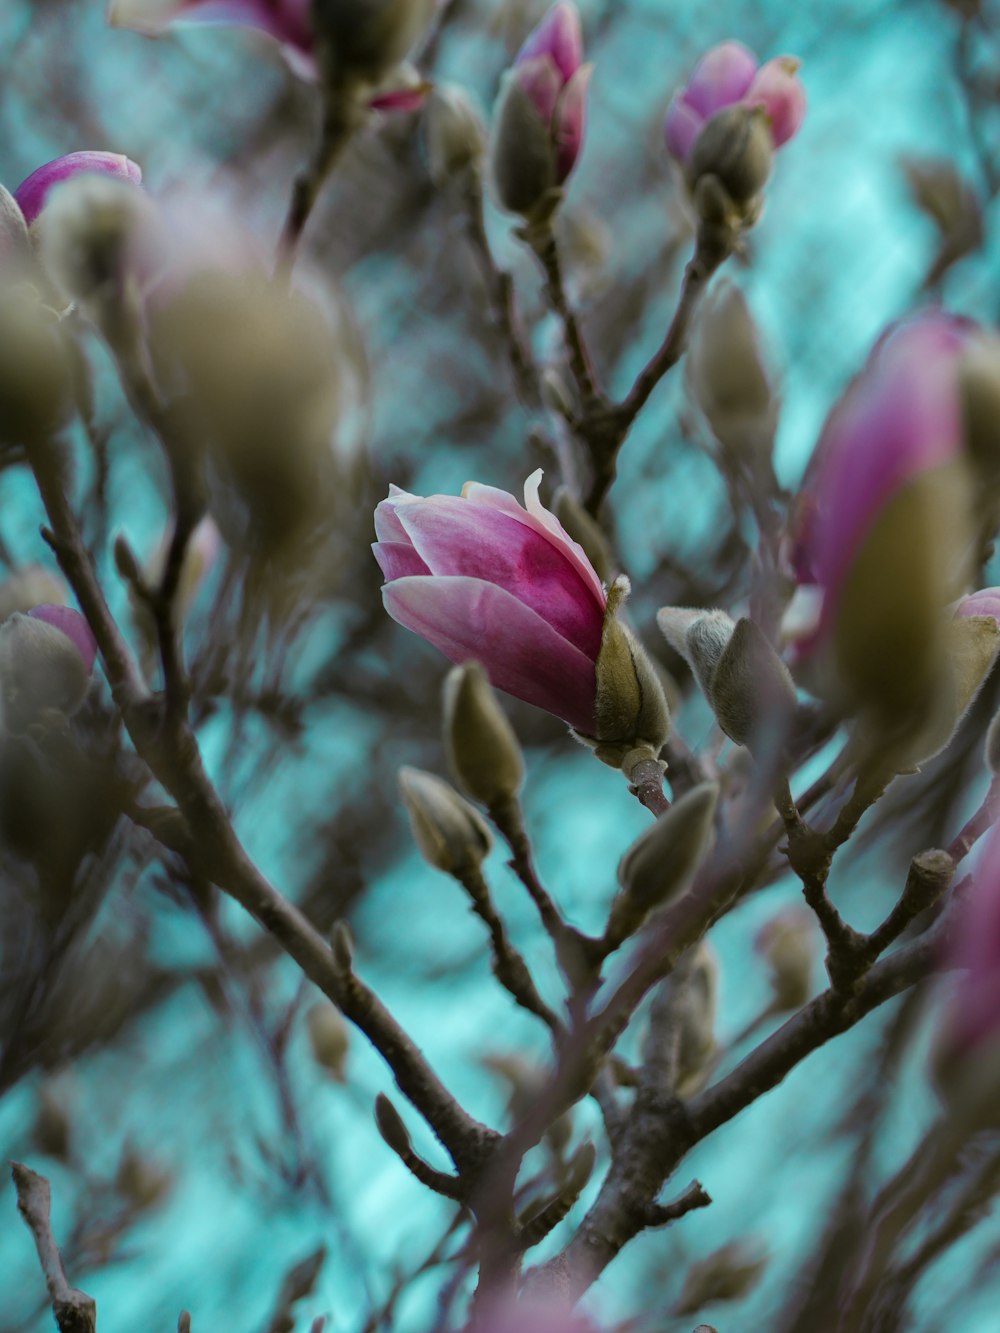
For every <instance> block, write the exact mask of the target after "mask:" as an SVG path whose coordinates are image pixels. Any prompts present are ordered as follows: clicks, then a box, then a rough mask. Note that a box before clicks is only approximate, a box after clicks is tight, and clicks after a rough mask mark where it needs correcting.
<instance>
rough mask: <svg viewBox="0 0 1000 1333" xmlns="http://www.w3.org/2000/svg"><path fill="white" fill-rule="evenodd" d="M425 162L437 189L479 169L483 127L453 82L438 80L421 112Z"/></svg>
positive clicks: (468, 99)
mask: <svg viewBox="0 0 1000 1333" xmlns="http://www.w3.org/2000/svg"><path fill="white" fill-rule="evenodd" d="M424 134H425V136H426V142H427V165H428V169H429V171H430V176H431V180H432V181H433V182H434V184H435V185H436V186H437V187H438V189H439V190H441V189H444V188H445V187H446V186H448V185H450V184H452V183H453V182H454V183H460V182H462V181H464V180H466V179H467V178H468V177H469V176H470V174H472V175H474V174H475V173H477V172H478V171H479V167H480V164H481V163H482V160H483V155H484V153H485V151H486V127H485V125H484V124H483V119H482V117H481V116H480V114H479V112H478V111H477V110H476V108H475V107H474V106H473V104H472V99H471V98H470V97H469V95H468V93H466V92H465V90H464V89H462V88H458V87H456V86H455V85H454V84H438V85H437V86H436V87H435V89H434V91H433V92H432V93H431V95H430V97H429V99H428V101H427V110H426V111H425V113H424Z"/></svg>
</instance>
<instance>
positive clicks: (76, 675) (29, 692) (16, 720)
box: [0, 606, 96, 735]
mask: <svg viewBox="0 0 1000 1333" xmlns="http://www.w3.org/2000/svg"><path fill="white" fill-rule="evenodd" d="M95 652H96V648H95V646H94V639H93V635H92V634H91V633H90V629H89V627H88V625H87V622H86V621H85V620H84V618H83V616H81V615H80V613H79V612H78V611H71V610H70V609H69V607H65V606H42V607H36V608H35V610H34V611H32V612H31V613H30V614H29V615H21V614H20V612H15V614H14V615H12V616H11V617H10V619H9V620H6V621H4V623H3V624H2V625H0V692H2V698H3V723H4V726H5V727H6V728H7V729H8V730H9V731H11V732H13V733H14V734H15V735H17V734H20V733H21V732H23V731H25V730H26V729H27V728H28V727H29V726H30V725H31V724H32V723H34V722H40V721H42V720H43V719H44V717H45V715H46V714H47V713H49V712H54V713H57V714H62V715H63V716H65V717H72V716H73V714H74V713H75V712H77V710H78V709H79V708H80V705H81V704H82V703H83V701H84V698H85V697H86V694H87V689H88V686H89V685H90V672H91V668H92V667H93V665H94V655H95Z"/></svg>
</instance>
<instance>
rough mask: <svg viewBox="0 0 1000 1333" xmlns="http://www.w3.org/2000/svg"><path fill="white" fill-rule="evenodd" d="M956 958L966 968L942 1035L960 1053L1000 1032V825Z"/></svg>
mask: <svg viewBox="0 0 1000 1333" xmlns="http://www.w3.org/2000/svg"><path fill="white" fill-rule="evenodd" d="M952 961H953V962H954V963H955V964H956V965H957V966H958V967H961V968H964V969H966V970H965V972H964V973H963V975H962V977H961V980H960V981H959V983H958V988H957V990H956V992H955V996H954V999H953V1000H952V1003H951V1005H950V1007H949V1009H948V1012H947V1014H946V1016H945V1019H944V1024H943V1028H942V1032H941V1038H942V1041H943V1046H944V1048H945V1049H946V1050H949V1051H951V1052H953V1053H956V1054H961V1053H963V1052H968V1051H970V1050H971V1049H972V1048H974V1047H978V1046H979V1045H980V1044H981V1043H983V1042H984V1041H987V1040H989V1039H991V1038H996V1037H998V1036H1000V827H997V826H995V827H994V828H993V831H992V832H991V833H990V835H989V837H988V838H987V840H986V843H985V846H984V847H983V850H982V854H981V855H980V857H979V861H978V863H977V865H976V868H975V871H974V872H973V877H972V885H971V888H970V889H969V891H968V894H967V895H966V898H965V900H964V902H963V903H962V904H961V916H960V917H959V922H958V935H957V939H956V941H955V945H954V949H953V951H952Z"/></svg>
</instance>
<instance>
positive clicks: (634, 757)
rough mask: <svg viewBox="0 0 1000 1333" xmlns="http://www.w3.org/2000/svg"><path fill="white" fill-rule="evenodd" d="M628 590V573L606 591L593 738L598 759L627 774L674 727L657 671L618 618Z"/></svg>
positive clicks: (657, 750)
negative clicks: (671, 726) (626, 576)
mask: <svg viewBox="0 0 1000 1333" xmlns="http://www.w3.org/2000/svg"><path fill="white" fill-rule="evenodd" d="M628 593H629V582H628V579H627V578H625V577H624V576H621V577H619V578H617V579H616V580H615V581H614V583H613V584H612V585H611V587H610V588H609V590H608V603H607V609H606V611H605V613H604V628H603V631H602V635H601V649H600V652H599V653H598V655H597V671H596V674H597V701H596V704H595V707H594V717H595V728H594V737H593V742H596V743H595V744H594V753H595V754H596V755H597V757H598V759H601V760H602V761H603V762H604V763H606V764H610V765H611V767H612V768H621V769H622V770H623V771H625V772H626V776H627V775H628V772H629V771H631V769H632V768H633V767H634V766H635V764H636V763H638V762H640V761H641V760H643V759H652V760H655V759H656V757H657V755H658V754H659V753H660V750H661V749H662V748H663V744H664V742H665V741H666V739H667V736H668V734H669V732H670V710H669V709H668V708H667V700H666V697H665V695H664V693H663V686H662V684H661V683H660V677H659V674H658V673H657V671H656V668H655V667H654V666H653V663H652V662H651V661H650V659H649V658H648V657H647V655H646V650H645V649H644V648H643V646H642V644H641V643H640V642H639V640H638V639H637V638H636V637H635V635H634V634H633V633H632V631H631V630H630V629H629V628H628V626H627V625H625V624H624V623H623V622H622V621H621V620H620V619H619V617H618V612H619V610H620V608H621V606H622V604H623V603H624V601H625V598H626V597H627V596H628ZM583 739H584V740H588V739H589V738H587V737H584V738H583Z"/></svg>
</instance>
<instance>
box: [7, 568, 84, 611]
mask: <svg viewBox="0 0 1000 1333" xmlns="http://www.w3.org/2000/svg"><path fill="white" fill-rule="evenodd" d="M68 600H69V589H68V588H67V587H66V584H65V582H64V581H63V580H62V579H61V578H60V577H59V575H58V574H54V573H53V572H52V571H51V570H48V569H46V568H45V566H44V565H24V566H23V567H22V568H21V569H18V570H15V572H14V573H13V574H11V575H10V577H9V578H6V579H4V581H3V582H2V583H0V622H3V621H4V620H7V619H8V618H9V617H10V616H12V615H13V614H14V612H15V611H20V612H21V613H22V615H27V614H28V612H29V611H30V610H31V609H32V607H35V606H46V605H47V606H65V605H66V603H67V601H68Z"/></svg>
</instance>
